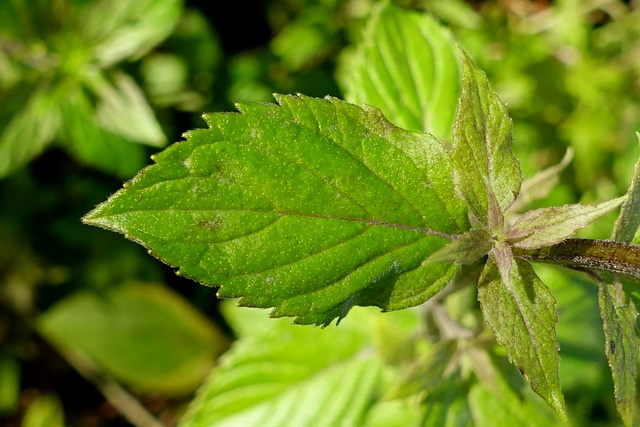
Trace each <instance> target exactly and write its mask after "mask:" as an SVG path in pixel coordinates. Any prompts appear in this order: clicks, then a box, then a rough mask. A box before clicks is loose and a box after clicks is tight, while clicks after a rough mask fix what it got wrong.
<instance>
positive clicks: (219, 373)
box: [180, 305, 381, 427]
mask: <svg viewBox="0 0 640 427" xmlns="http://www.w3.org/2000/svg"><path fill="white" fill-rule="evenodd" d="M251 311H255V310H251ZM251 311H249V310H246V309H241V310H239V309H236V308H235V307H231V306H230V305H224V306H223V312H225V313H226V317H228V318H230V319H231V323H232V324H239V323H247V324H248V325H254V326H256V327H255V328H253V330H252V331H249V330H247V329H245V328H246V326H247V325H244V326H243V327H242V329H241V330H240V333H241V335H240V338H239V340H238V341H237V342H236V343H235V345H234V347H233V348H232V349H231V350H230V351H229V352H227V353H226V354H225V355H224V356H223V357H222V358H221V360H220V364H219V366H218V367H217V368H216V369H214V370H213V371H212V373H211V376H210V378H209V379H208V381H207V383H206V384H205V385H203V387H202V388H201V390H200V391H199V393H198V397H197V398H196V400H194V402H193V403H192V404H191V407H190V410H189V411H188V412H187V414H186V415H185V417H184V418H183V419H182V421H181V424H180V425H181V426H182V427H201V426H202V427H205V426H206V427H214V426H242V427H251V426H256V427H257V426H260V427H267V426H274V427H280V426H292V427H293V426H327V427H330V426H335V425H341V426H354V427H355V426H359V425H362V420H363V418H364V416H365V414H366V411H367V410H368V408H369V406H370V405H371V404H372V403H373V399H374V397H375V396H376V395H378V394H379V390H378V387H379V386H380V380H381V378H380V372H381V363H380V361H379V359H378V358H377V357H375V352H374V351H372V350H373V348H372V347H371V341H370V336H369V334H368V330H369V327H370V325H371V322H370V320H371V319H370V316H368V314H369V313H367V312H364V311H361V312H357V313H354V316H352V317H351V316H350V318H349V319H347V320H346V321H345V322H344V323H343V324H342V325H341V327H340V328H327V329H318V328H301V327H299V326H294V325H291V322H289V321H287V320H285V319H279V320H272V321H269V322H265V320H266V319H264V315H262V316H261V317H262V318H261V319H260V320H261V322H256V321H255V317H256V316H255V314H256V313H252V312H251ZM244 316H249V318H248V319H247V321H245V319H243V317H244Z"/></svg>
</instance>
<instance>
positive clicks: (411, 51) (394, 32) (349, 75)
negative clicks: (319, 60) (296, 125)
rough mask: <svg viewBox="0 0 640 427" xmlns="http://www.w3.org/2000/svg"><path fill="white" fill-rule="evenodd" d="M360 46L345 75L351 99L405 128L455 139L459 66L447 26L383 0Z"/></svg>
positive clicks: (346, 93)
mask: <svg viewBox="0 0 640 427" xmlns="http://www.w3.org/2000/svg"><path fill="white" fill-rule="evenodd" d="M357 50H358V52H357V54H356V55H355V57H354V58H351V61H349V62H348V65H344V69H345V72H344V73H343V75H342V79H341V80H342V83H343V86H344V87H345V96H346V99H347V101H349V102H353V103H355V104H359V105H364V104H368V105H373V106H376V107H378V108H380V109H381V110H382V112H383V113H384V115H385V116H386V117H387V118H388V119H389V120H390V121H391V122H392V123H394V124H395V125H396V126H399V127H401V128H404V129H413V130H425V131H427V132H429V133H431V134H433V135H435V136H436V137H438V138H444V139H451V135H452V133H451V130H452V128H453V120H454V117H455V111H456V105H457V102H458V96H459V94H460V68H461V66H460V61H459V60H458V57H457V54H456V49H455V42H454V41H453V38H452V37H451V34H450V33H449V31H448V30H447V29H445V28H444V27H443V26H441V25H439V24H438V23H437V22H436V21H435V20H434V19H433V18H432V17H430V16H429V15H426V14H424V13H417V12H415V11H409V10H405V9H402V8H400V7H398V6H396V5H394V4H393V3H392V2H390V1H385V2H383V3H382V5H381V6H380V7H378V8H377V10H376V11H375V12H373V14H372V17H371V18H370V20H369V22H368V25H367V30H366V32H365V35H364V39H363V40H362V41H361V43H360V44H359V45H358V46H357Z"/></svg>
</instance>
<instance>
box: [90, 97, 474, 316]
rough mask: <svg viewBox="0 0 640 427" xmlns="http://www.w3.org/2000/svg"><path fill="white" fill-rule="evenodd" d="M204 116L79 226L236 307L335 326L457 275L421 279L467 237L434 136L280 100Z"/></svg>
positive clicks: (329, 107) (406, 301)
mask: <svg viewBox="0 0 640 427" xmlns="http://www.w3.org/2000/svg"><path fill="white" fill-rule="evenodd" d="M276 99H277V101H278V103H279V105H276V104H248V105H240V106H239V107H238V108H239V110H240V111H241V114H238V113H218V114H211V115H207V116H205V120H206V121H207V123H208V124H209V126H210V129H206V130H195V131H191V132H189V133H187V134H186V137H187V140H186V141H183V142H180V143H177V144H174V145H173V146H171V147H169V148H168V149H167V150H165V151H164V152H162V153H160V154H158V155H156V156H154V160H155V161H156V163H157V164H156V165H153V166H150V167H148V168H146V169H144V170H143V171H142V172H141V173H140V174H139V175H138V176H136V177H135V178H134V179H133V180H132V181H130V182H128V183H126V184H125V187H124V188H123V189H122V190H120V191H118V192H117V193H116V194H114V195H113V196H112V197H110V198H109V200H107V201H106V202H105V203H103V204H102V205H100V206H98V207H97V208H96V209H95V210H93V211H92V212H90V213H89V214H88V215H87V216H86V217H85V218H84V221H85V222H86V223H89V224H93V225H97V226H101V227H104V228H107V229H110V230H113V231H117V232H120V233H123V234H124V235H125V236H126V237H127V238H129V239H132V240H134V241H137V242H139V243H141V244H143V245H144V246H146V247H147V248H148V249H149V252H150V253H151V254H152V255H154V256H156V257H158V258H160V259H161V260H163V261H164V262H166V263H168V264H169V265H172V266H174V267H178V268H179V270H178V274H182V275H185V276H187V277H190V278H192V279H194V280H197V281H199V282H201V283H203V284H206V285H212V286H216V285H221V288H220V290H219V295H220V296H221V297H240V298H241V300H240V304H241V305H246V306H253V307H265V308H266V307H275V309H274V310H273V312H272V316H276V317H278V316H295V317H296V321H297V322H298V323H315V324H324V325H326V324H328V323H330V322H331V320H332V319H334V318H336V317H338V318H341V317H343V316H344V315H345V314H346V313H347V311H348V310H349V309H350V308H351V307H352V306H354V305H375V306H379V307H381V308H383V309H386V310H393V309H400V308H405V307H408V306H412V305H416V304H420V303H422V302H423V301H425V300H426V299H428V298H429V297H431V296H432V295H434V294H435V293H436V292H438V291H439V290H440V289H441V288H442V287H443V286H444V285H446V283H447V282H448V281H449V280H450V278H451V277H452V275H453V274H454V273H455V271H456V269H457V268H456V267H455V266H453V265H448V264H447V265H444V264H442V265H422V264H423V261H424V260H425V259H426V258H428V256H429V255H430V254H432V253H433V252H434V251H436V250H437V249H439V248H441V247H442V246H443V245H444V244H445V243H446V242H447V238H449V237H451V236H450V235H451V234H456V233H460V232H462V231H465V230H466V229H468V227H469V226H468V221H467V218H466V208H465V206H464V204H463V202H462V201H461V200H460V198H459V197H457V195H456V193H455V192H454V189H453V182H452V179H451V175H452V172H451V164H450V160H449V157H448V155H447V153H446V152H445V150H444V148H443V147H442V145H441V144H440V142H439V141H438V140H437V139H435V138H434V137H432V136H431V135H429V134H426V133H422V132H411V131H405V130H402V129H399V128H396V127H395V126H393V125H391V124H390V123H389V122H388V121H386V120H385V118H384V117H383V116H382V114H381V113H380V112H379V110H377V109H374V108H368V109H362V108H360V107H357V106H355V105H351V104H348V103H346V102H343V101H339V100H337V99H334V98H326V99H315V98H309V97H304V96H281V95H277V96H276Z"/></svg>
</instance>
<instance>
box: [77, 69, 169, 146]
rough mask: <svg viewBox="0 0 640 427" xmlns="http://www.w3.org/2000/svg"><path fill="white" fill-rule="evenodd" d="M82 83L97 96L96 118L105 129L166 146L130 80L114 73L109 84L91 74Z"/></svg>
mask: <svg viewBox="0 0 640 427" xmlns="http://www.w3.org/2000/svg"><path fill="white" fill-rule="evenodd" d="M85 81H86V83H87V85H88V87H89V88H90V89H91V90H92V91H93V92H94V93H95V95H96V96H97V97H98V104H97V108H96V117H97V119H98V122H99V123H100V125H102V126H103V127H104V128H105V129H107V130H110V131H111V132H114V133H116V134H118V135H122V136H124V137H125V138H128V139H131V140H133V141H136V142H140V143H143V144H148V145H152V146H154V147H162V146H164V145H165V144H166V143H167V138H166V137H165V135H164V133H163V131H162V128H161V127H160V124H159V123H158V122H157V120H156V118H155V116H154V114H153V110H152V109H151V107H150V106H149V104H148V103H147V100H146V99H145V97H144V94H143V93H142V90H141V89H140V88H139V87H138V85H137V84H136V82H135V81H134V80H133V79H132V78H131V77H129V76H128V75H127V74H124V73H117V74H115V75H114V77H113V83H112V82H110V81H108V80H107V79H106V78H105V77H104V75H102V74H101V73H94V74H91V75H87V76H86V78H85Z"/></svg>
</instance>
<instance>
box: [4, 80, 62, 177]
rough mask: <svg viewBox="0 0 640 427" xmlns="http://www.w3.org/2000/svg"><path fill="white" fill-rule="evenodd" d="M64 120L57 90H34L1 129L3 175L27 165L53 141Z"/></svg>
mask: <svg viewBox="0 0 640 427" xmlns="http://www.w3.org/2000/svg"><path fill="white" fill-rule="evenodd" d="M60 123H61V119H60V111H59V110H58V99H57V94H56V92H55V91H53V92H52V91H47V90H46V89H44V88H41V89H37V90H36V91H35V92H33V93H32V94H31V96H30V98H29V100H28V101H27V103H26V104H25V106H24V108H23V109H22V110H21V111H19V112H17V113H16V114H15V115H14V116H13V118H12V119H11V120H10V121H9V122H8V124H7V125H6V127H5V128H4V129H1V130H0V178H1V177H3V176H6V175H8V174H9V173H11V172H13V171H15V170H16V169H18V168H19V167H22V166H24V164H26V163H27V162H28V161H30V160H31V159H32V158H33V157H35V156H36V155H38V154H40V153H41V152H42V151H43V150H44V148H45V147H46V146H47V145H48V144H50V143H51V142H52V141H53V138H54V137H55V135H56V133H57V132H58V130H59V127H60Z"/></svg>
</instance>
